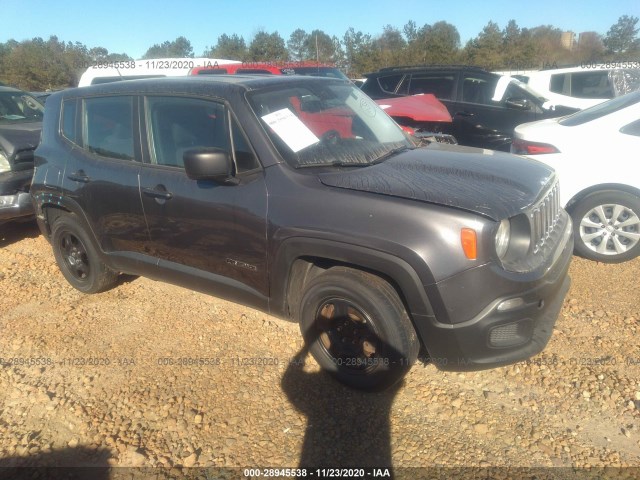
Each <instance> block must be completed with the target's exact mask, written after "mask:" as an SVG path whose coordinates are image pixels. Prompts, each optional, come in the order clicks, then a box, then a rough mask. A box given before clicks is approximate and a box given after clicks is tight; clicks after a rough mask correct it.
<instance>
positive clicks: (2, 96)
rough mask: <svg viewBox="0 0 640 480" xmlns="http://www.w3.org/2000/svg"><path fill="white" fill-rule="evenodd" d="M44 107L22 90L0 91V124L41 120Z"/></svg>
mask: <svg viewBox="0 0 640 480" xmlns="http://www.w3.org/2000/svg"><path fill="white" fill-rule="evenodd" d="M43 112H44V107H43V106H42V104H41V103H40V102H38V101H37V100H36V99H35V98H33V97H32V96H30V95H27V94H26V93H24V92H18V91H11V92H0V124H7V123H27V122H41V121H42V114H43Z"/></svg>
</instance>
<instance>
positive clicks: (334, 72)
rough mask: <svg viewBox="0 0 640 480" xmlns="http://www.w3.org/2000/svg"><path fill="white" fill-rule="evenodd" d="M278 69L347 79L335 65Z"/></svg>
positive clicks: (292, 73) (290, 72)
mask: <svg viewBox="0 0 640 480" xmlns="http://www.w3.org/2000/svg"><path fill="white" fill-rule="evenodd" d="M280 71H281V72H282V73H284V74H289V75H309V76H312V77H330V78H339V79H341V80H349V78H348V77H347V76H346V75H345V74H344V73H342V72H341V71H340V69H339V68H335V67H291V68H282V69H280Z"/></svg>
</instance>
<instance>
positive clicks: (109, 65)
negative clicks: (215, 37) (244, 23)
mask: <svg viewBox="0 0 640 480" xmlns="http://www.w3.org/2000/svg"><path fill="white" fill-rule="evenodd" d="M229 63H241V62H239V61H238V60H227V59H224V58H150V59H147V60H124V61H121V62H106V61H105V62H90V63H89V64H87V71H86V72H84V73H83V74H82V76H81V77H80V82H78V86H79V87H86V86H88V85H96V84H98V83H109V82H117V81H119V80H135V79H138V78H156V77H181V76H186V75H188V74H189V71H190V70H191V69H192V68H194V67H215V66H217V65H226V64H229Z"/></svg>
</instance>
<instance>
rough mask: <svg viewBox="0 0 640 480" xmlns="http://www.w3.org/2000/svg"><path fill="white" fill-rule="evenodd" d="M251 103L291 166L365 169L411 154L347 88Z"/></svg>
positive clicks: (268, 96) (383, 117) (290, 92)
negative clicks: (367, 166)
mask: <svg viewBox="0 0 640 480" xmlns="http://www.w3.org/2000/svg"><path fill="white" fill-rule="evenodd" d="M249 102H250V104H251V106H252V108H253V110H254V112H255V113H256V115H257V116H258V118H259V119H260V120H261V121H262V122H263V125H264V127H265V129H266V131H267V133H268V134H269V136H270V137H271V140H272V141H273V143H274V144H275V146H276V148H277V149H278V151H279V152H280V155H282V157H283V158H284V159H285V160H286V161H287V162H288V163H289V164H290V165H292V166H294V167H296V168H300V167H320V166H330V165H336V166H356V167H357V166H366V165H371V164H373V163H376V161H378V160H380V161H381V160H383V159H386V158H388V157H389V156H390V155H391V154H393V153H395V152H399V151H401V150H404V149H408V148H413V144H412V143H411V142H410V141H409V140H408V138H407V137H406V136H405V134H404V133H403V132H402V130H401V129H400V128H399V127H398V126H397V125H396V123H395V122H394V121H393V120H391V118H390V117H389V116H388V115H387V114H386V113H384V111H383V110H381V109H380V108H379V107H378V106H377V105H376V104H375V103H374V102H373V101H372V100H371V99H370V98H369V97H367V96H366V95H365V94H364V93H362V92H361V91H360V90H359V89H357V88H355V87H354V86H352V85H350V84H335V83H331V84H325V83H323V82H318V83H314V84H311V85H309V84H307V85H304V86H295V87H291V86H287V87H280V88H277V89H269V90H260V91H255V92H252V93H250V94H249Z"/></svg>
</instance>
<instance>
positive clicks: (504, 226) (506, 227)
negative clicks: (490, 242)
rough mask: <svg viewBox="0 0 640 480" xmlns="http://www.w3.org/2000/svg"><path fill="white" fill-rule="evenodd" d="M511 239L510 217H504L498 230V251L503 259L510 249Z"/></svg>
mask: <svg viewBox="0 0 640 480" xmlns="http://www.w3.org/2000/svg"><path fill="white" fill-rule="evenodd" d="M509 240H511V222H509V220H508V219H504V220H502V221H501V222H500V226H499V227H498V231H497V232H496V239H495V242H496V253H497V254H498V258H500V259H501V260H502V259H503V258H504V256H505V255H506V254H507V250H508V249H509Z"/></svg>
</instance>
